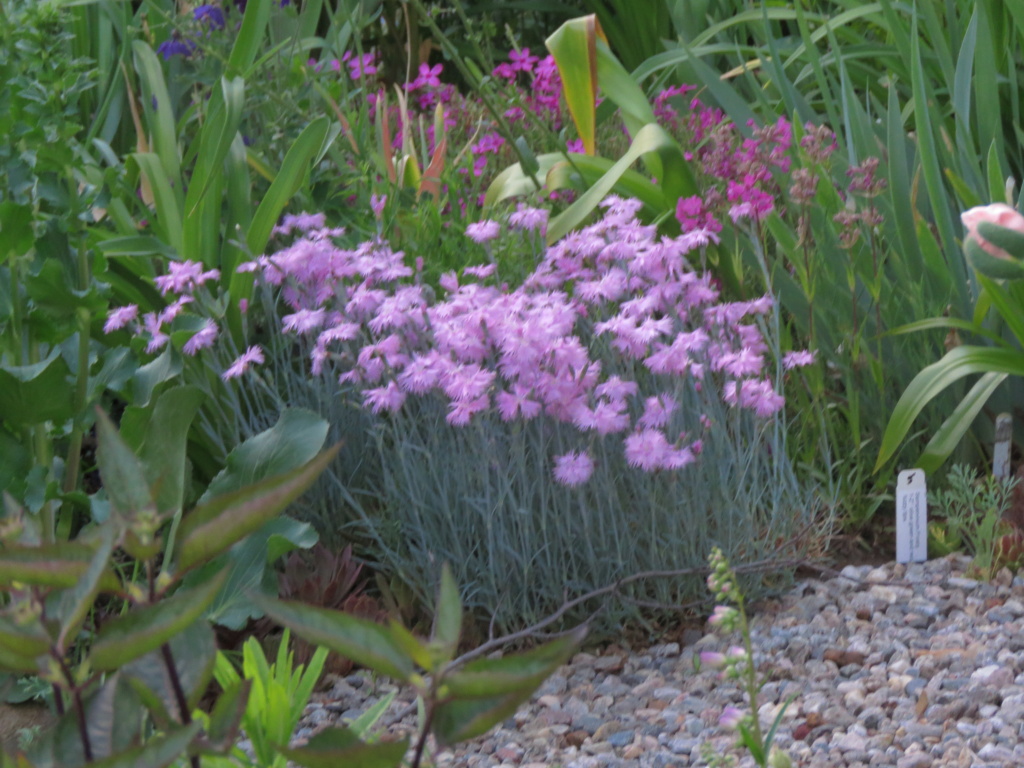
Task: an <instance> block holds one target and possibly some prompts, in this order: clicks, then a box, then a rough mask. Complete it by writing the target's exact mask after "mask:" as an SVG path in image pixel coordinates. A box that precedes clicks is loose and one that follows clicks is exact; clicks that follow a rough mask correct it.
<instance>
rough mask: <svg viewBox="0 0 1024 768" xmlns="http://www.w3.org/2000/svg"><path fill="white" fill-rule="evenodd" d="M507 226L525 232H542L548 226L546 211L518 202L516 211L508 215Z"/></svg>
mask: <svg viewBox="0 0 1024 768" xmlns="http://www.w3.org/2000/svg"><path fill="white" fill-rule="evenodd" d="M508 223H509V226H511V227H512V228H513V229H521V230H523V231H526V232H540V233H541V234H544V233H545V232H546V231H547V227H548V212H547V211H545V210H543V209H541V208H530V207H528V206H525V205H523V204H522V203H520V204H519V205H518V206H517V208H516V212H515V213H513V214H512V215H511V216H509V217H508Z"/></svg>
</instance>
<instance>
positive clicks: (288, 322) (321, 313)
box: [281, 309, 327, 333]
mask: <svg viewBox="0 0 1024 768" xmlns="http://www.w3.org/2000/svg"><path fill="white" fill-rule="evenodd" d="M326 315H327V310H325V309H300V310H299V311H298V312H296V313H295V314H293V315H285V316H284V317H282V318H281V326H282V329H283V330H284V332H285V333H288V332H289V331H292V332H294V333H309V332H310V331H316V330H319V329H320V328H322V327H323V325H324V320H325V317H326Z"/></svg>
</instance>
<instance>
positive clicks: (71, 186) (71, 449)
mask: <svg viewBox="0 0 1024 768" xmlns="http://www.w3.org/2000/svg"><path fill="white" fill-rule="evenodd" d="M67 182H68V194H69V196H70V198H71V200H72V201H73V202H72V214H73V216H72V221H73V222H74V235H75V236H76V237H77V238H78V247H77V254H76V256H77V261H78V290H79V291H81V292H82V293H83V294H84V293H85V292H86V291H88V290H89V284H90V282H91V281H92V272H91V270H90V268H89V252H88V249H87V248H86V244H85V232H84V231H83V230H84V225H83V223H82V220H81V214H82V198H81V197H80V196H79V194H78V190H77V184H76V182H75V178H74V174H72V173H69V174H68V180H67ZM75 319H76V320H77V323H78V371H77V374H76V379H75V399H74V404H73V407H74V417H73V418H74V422H73V426H72V428H71V435H70V438H69V441H68V452H67V458H66V459H65V461H64V483H63V491H64V493H71V492H72V491H74V490H75V489H76V488H77V487H78V473H79V469H80V467H81V464H82V439H83V433H84V429H83V426H82V423H83V420H84V418H85V408H86V404H87V400H88V397H89V326H90V323H91V321H92V316H91V314H90V312H89V310H88V308H86V307H79V308H78V309H77V310H76V311H75ZM70 515H71V506H70V502H68V501H65V502H64V503H63V504H62V505H61V509H60V518H61V519H62V520H64V519H65V518H67V527H68V528H69V530H68V533H70V523H71V520H70V517H69V516H70Z"/></svg>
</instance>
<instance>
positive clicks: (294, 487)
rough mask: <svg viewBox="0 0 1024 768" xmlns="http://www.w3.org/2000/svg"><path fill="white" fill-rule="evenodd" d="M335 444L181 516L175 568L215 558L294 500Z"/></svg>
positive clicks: (183, 568) (333, 452)
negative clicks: (295, 465) (287, 469)
mask: <svg viewBox="0 0 1024 768" xmlns="http://www.w3.org/2000/svg"><path fill="white" fill-rule="evenodd" d="M338 448H339V446H337V445H336V446H334V447H332V448H329V449H327V450H326V451H324V452H323V453H322V454H320V456H318V457H317V458H316V459H314V460H313V461H311V462H309V463H308V464H306V465H305V466H303V467H300V468H299V469H296V470H294V471H292V472H289V473H287V474H285V475H280V476H278V477H271V478H268V479H266V480H264V481H262V482H260V483H257V484H255V485H251V486H248V487H246V488H243V489H242V490H240V491H234V492H233V493H228V494H225V495H223V496H218V497H217V498H215V499H212V500H210V501H208V502H206V503H205V504H202V505H200V506H199V507H196V509H194V510H192V512H190V513H189V514H187V515H185V517H184V518H182V521H181V525H180V526H179V528H178V537H179V541H180V545H179V547H178V551H177V552H176V558H177V559H176V565H177V568H178V570H179V571H186V570H188V569H189V568H192V567H194V566H196V565H200V564H202V563H205V562H206V561H208V560H210V559H212V558H214V557H216V556H217V555H218V554H220V553H221V552H224V551H226V550H227V549H228V548H230V547H231V546H233V545H234V544H235V543H237V542H239V541H241V540H242V539H243V538H245V537H246V536H248V535H249V534H250V533H253V532H254V531H257V530H259V529H260V528H261V527H262V526H263V525H264V523H266V522H267V521H268V520H270V519H271V518H272V517H274V516H276V515H278V514H279V513H280V512H281V511H282V510H284V508H285V507H287V506H288V505H289V504H290V503H291V502H293V501H294V500H295V499H297V498H298V497H299V496H301V495H302V493H303V492H304V491H305V490H306V489H307V488H309V486H310V485H312V484H313V482H314V481H315V480H316V479H317V477H319V476H320V473H321V472H323V470H324V469H326V468H327V466H328V465H329V464H330V463H331V461H333V460H334V457H335V456H336V455H337V453H338Z"/></svg>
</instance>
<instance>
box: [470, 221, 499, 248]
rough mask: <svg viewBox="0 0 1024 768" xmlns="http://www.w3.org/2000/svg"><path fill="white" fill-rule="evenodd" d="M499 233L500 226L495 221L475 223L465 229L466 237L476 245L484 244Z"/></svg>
mask: <svg viewBox="0 0 1024 768" xmlns="http://www.w3.org/2000/svg"><path fill="white" fill-rule="evenodd" d="M500 233H501V225H500V224H498V222H496V221H490V220H485V221H477V222H474V223H473V224H470V225H469V226H467V227H466V237H468V238H469V239H470V240H472V241H473V242H476V243H486V242H488V241H489V240H493V239H494V238H496V237H497V236H498V235H499V234H500Z"/></svg>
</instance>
